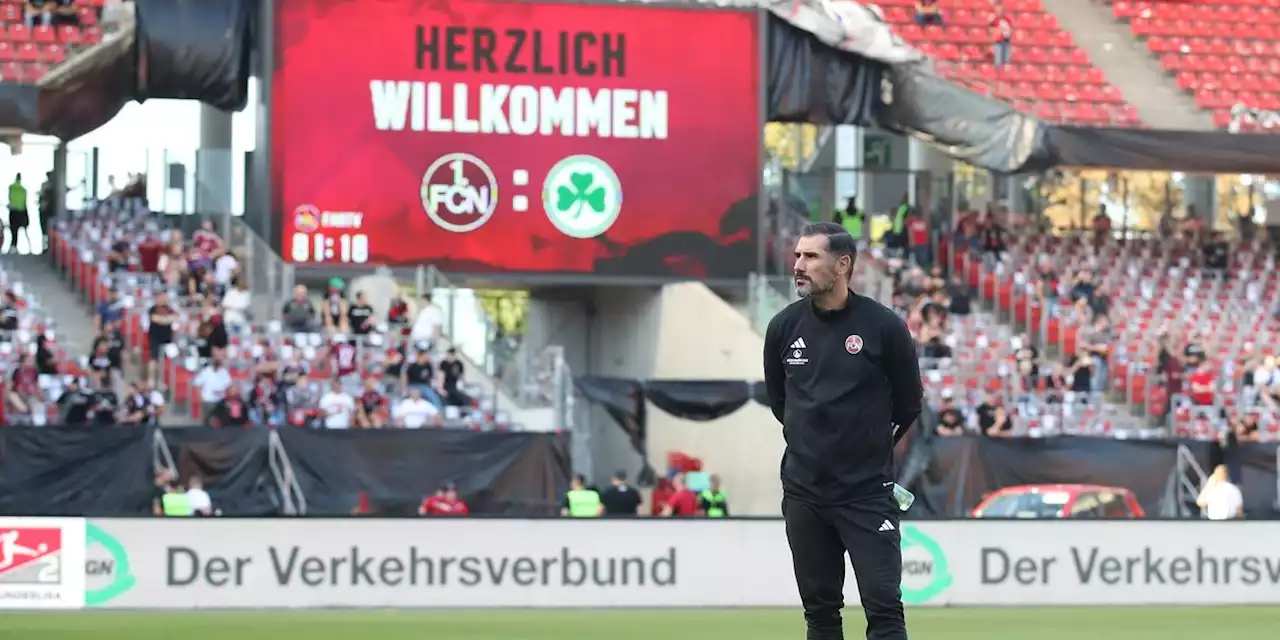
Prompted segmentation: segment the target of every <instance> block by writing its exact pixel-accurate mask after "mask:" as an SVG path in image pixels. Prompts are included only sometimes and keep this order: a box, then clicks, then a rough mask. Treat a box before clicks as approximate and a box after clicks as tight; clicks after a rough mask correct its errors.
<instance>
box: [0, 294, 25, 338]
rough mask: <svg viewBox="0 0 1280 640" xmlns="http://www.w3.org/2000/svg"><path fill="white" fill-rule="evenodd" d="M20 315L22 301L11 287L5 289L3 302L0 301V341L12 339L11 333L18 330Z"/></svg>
mask: <svg viewBox="0 0 1280 640" xmlns="http://www.w3.org/2000/svg"><path fill="white" fill-rule="evenodd" d="M21 316H22V303H21V301H20V300H19V299H18V296H17V294H15V293H14V292H13V290H12V289H9V290H7V291H5V292H4V297H3V302H0V342H10V341H12V340H13V335H11V334H12V333H13V332H15V331H17V330H18V325H19V322H20V318H21Z"/></svg>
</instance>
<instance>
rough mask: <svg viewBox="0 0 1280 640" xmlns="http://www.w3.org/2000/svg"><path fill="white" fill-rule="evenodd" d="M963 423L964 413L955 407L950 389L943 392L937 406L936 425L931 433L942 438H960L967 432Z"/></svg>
mask: <svg viewBox="0 0 1280 640" xmlns="http://www.w3.org/2000/svg"><path fill="white" fill-rule="evenodd" d="M964 422H965V418H964V412H963V411H961V410H960V408H959V407H957V406H956V403H955V398H953V397H952V394H951V391H950V389H947V390H944V391H943V393H942V403H941V404H940V405H939V406H938V424H937V425H935V426H934V428H933V432H934V433H935V434H937V435H940V436H944V437H950V436H962V435H965V433H967V432H968V430H967V429H965V424H964Z"/></svg>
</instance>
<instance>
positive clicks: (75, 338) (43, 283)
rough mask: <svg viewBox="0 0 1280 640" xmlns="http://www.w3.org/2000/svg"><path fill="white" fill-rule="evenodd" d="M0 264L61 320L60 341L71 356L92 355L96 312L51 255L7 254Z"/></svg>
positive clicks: (49, 313) (40, 303)
mask: <svg viewBox="0 0 1280 640" xmlns="http://www.w3.org/2000/svg"><path fill="white" fill-rule="evenodd" d="M0 263H2V264H4V268H5V269H6V270H7V271H9V272H10V274H11V275H12V276H13V277H15V278H16V279H17V280H19V281H20V282H22V286H23V287H24V289H25V290H26V292H27V293H28V294H29V295H30V296H32V297H33V298H34V300H35V301H36V302H37V303H38V304H39V306H40V309H41V310H42V311H43V312H44V313H45V315H47V316H49V317H51V318H53V320H54V321H55V322H56V323H57V339H58V344H59V345H60V346H61V347H62V348H63V350H64V351H66V353H67V355H68V356H69V357H80V356H84V355H88V353H89V347H91V346H92V345H93V338H94V335H95V332H94V330H93V313H92V311H91V310H90V309H89V307H88V305H86V304H85V303H84V302H83V301H82V300H81V298H80V297H79V296H77V295H76V294H75V293H73V292H72V291H71V289H70V288H68V287H67V285H66V284H65V283H64V282H63V280H62V277H61V276H59V275H58V272H57V270H55V269H54V267H53V263H52V262H50V260H49V257H48V256H47V255H6V256H3V257H0Z"/></svg>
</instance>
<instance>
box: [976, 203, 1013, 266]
mask: <svg viewBox="0 0 1280 640" xmlns="http://www.w3.org/2000/svg"><path fill="white" fill-rule="evenodd" d="M980 224H981V225H982V227H981V228H982V231H981V236H982V252H983V255H984V257H985V258H986V259H987V261H988V262H992V261H994V262H1003V261H1004V253H1005V251H1007V250H1008V242H1007V239H1006V236H1007V235H1008V234H1007V232H1006V231H1005V228H1004V225H1002V224H1000V220H999V219H998V218H997V217H996V215H995V214H994V213H993V212H991V211H988V212H986V213H984V214H983V215H982V218H980Z"/></svg>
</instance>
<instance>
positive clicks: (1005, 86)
mask: <svg viewBox="0 0 1280 640" xmlns="http://www.w3.org/2000/svg"><path fill="white" fill-rule="evenodd" d="M877 4H878V5H879V6H880V7H881V8H882V11H883V12H884V15H885V19H886V20H887V21H888V22H889V23H891V24H893V25H894V28H895V31H896V32H897V33H898V34H900V35H901V36H902V37H903V38H904V39H906V40H907V41H908V42H910V43H911V44H912V45H914V46H916V47H917V48H919V49H920V50H921V51H923V52H925V53H926V54H928V55H929V56H931V57H933V58H934V59H935V60H937V61H938V62H939V65H938V68H939V71H941V72H942V73H943V74H944V75H946V76H947V77H949V78H950V79H951V80H953V81H955V82H958V83H960V84H963V85H964V86H966V87H968V88H970V89H972V90H974V91H977V92H979V93H983V94H986V95H990V96H992V97H995V98H998V99H1001V100H1005V101H1008V102H1010V103H1011V104H1013V105H1014V106H1016V107H1017V108H1018V109H1020V110H1022V111H1025V112H1028V113H1033V114H1035V115H1036V116H1037V117H1039V118H1041V119H1044V120H1046V121H1050V122H1063V123H1069V124H1080V125H1094V126H1108V125H1120V126H1139V125H1140V124H1141V123H1140V120H1139V118H1138V114H1137V111H1136V110H1135V109H1134V108H1133V106H1132V105H1129V104H1127V103H1125V101H1124V99H1123V98H1122V97H1121V95H1120V91H1119V90H1118V89H1116V88H1115V87H1114V86H1112V85H1111V84H1110V83H1109V82H1108V80H1107V78H1106V75H1105V74H1104V73H1103V72H1102V70H1101V69H1098V68H1097V67H1096V66H1094V64H1093V63H1092V62H1091V61H1090V59H1089V56H1088V54H1086V53H1085V52H1084V51H1083V50H1082V49H1079V48H1078V47H1076V45H1075V43H1074V41H1073V40H1072V38H1071V34H1069V33H1067V32H1066V31H1065V30H1063V29H1062V28H1061V27H1060V26H1059V24H1058V21H1057V18H1055V17H1054V16H1053V14H1051V13H1049V12H1048V11H1046V10H1045V8H1044V6H1043V5H1042V4H1041V3H1040V0H1007V1H1006V2H1004V3H1003V9H1004V11H1005V12H1006V13H1005V15H1006V16H1007V17H1008V19H1009V21H1010V22H1011V23H1012V25H1013V42H1012V58H1011V62H1010V64H1008V65H1007V66H1005V67H1004V68H1001V69H997V68H996V66H995V65H994V64H993V58H992V56H993V53H992V49H993V42H994V39H995V33H994V28H993V26H994V22H993V21H994V19H995V17H996V14H995V13H994V12H995V11H996V10H998V9H999V5H996V6H994V7H993V3H991V2H989V0H955V1H953V2H945V3H941V13H942V16H943V18H942V20H943V25H942V26H938V25H926V26H921V25H919V24H917V23H916V19H915V11H914V6H915V3H914V0H887V1H885V0H882V1H881V2H878V3H877Z"/></svg>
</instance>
